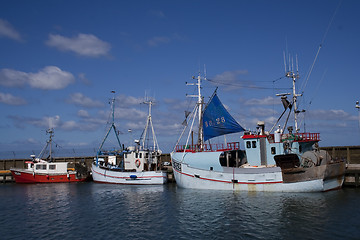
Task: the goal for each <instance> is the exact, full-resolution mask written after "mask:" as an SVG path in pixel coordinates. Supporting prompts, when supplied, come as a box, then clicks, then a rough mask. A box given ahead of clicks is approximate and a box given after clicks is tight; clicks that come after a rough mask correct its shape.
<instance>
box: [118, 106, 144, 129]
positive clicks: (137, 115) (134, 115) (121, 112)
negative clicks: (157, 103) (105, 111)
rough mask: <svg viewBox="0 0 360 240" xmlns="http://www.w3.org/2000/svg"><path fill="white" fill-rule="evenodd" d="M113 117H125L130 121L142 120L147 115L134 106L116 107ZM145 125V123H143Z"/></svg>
mask: <svg viewBox="0 0 360 240" xmlns="http://www.w3.org/2000/svg"><path fill="white" fill-rule="evenodd" d="M115 117H116V118H119V119H126V120H132V121H136V120H138V121H144V122H145V120H146V117H147V112H146V113H145V112H142V111H140V110H137V109H134V108H116V109H115ZM144 124H145V123H144ZM144 126H145V125H144Z"/></svg>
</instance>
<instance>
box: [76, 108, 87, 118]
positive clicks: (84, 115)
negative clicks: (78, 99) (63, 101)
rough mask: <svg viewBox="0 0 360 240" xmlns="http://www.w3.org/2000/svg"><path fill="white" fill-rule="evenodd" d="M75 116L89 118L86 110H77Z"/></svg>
mask: <svg viewBox="0 0 360 240" xmlns="http://www.w3.org/2000/svg"><path fill="white" fill-rule="evenodd" d="M77 115H78V116H79V117H82V118H87V117H90V115H89V113H88V111H86V110H79V111H78V113H77Z"/></svg>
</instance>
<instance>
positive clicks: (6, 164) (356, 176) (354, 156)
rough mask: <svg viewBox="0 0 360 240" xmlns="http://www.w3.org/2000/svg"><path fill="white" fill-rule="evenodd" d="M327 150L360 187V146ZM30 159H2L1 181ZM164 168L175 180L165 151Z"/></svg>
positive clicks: (69, 159) (57, 159)
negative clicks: (340, 161)
mask: <svg viewBox="0 0 360 240" xmlns="http://www.w3.org/2000/svg"><path fill="white" fill-rule="evenodd" d="M321 149H323V150H326V151H327V152H328V153H329V154H330V155H331V157H332V158H333V159H335V160H337V159H341V160H345V161H346V163H347V167H346V171H345V181H344V185H343V186H344V187H360V146H335V147H322V148H321ZM94 157H95V156H85V157H55V158H54V159H53V161H54V162H71V163H73V164H75V163H85V164H86V166H87V168H88V170H89V171H90V169H91V163H92V161H93V160H94ZM29 160H30V159H0V183H11V182H14V179H13V177H12V175H11V172H10V168H13V167H15V168H23V167H24V166H25V161H29ZM160 161H161V164H162V165H163V168H164V169H165V170H166V171H167V173H168V181H169V182H174V181H175V179H174V176H173V172H172V167H171V165H170V154H169V153H165V154H162V155H161V158H160Z"/></svg>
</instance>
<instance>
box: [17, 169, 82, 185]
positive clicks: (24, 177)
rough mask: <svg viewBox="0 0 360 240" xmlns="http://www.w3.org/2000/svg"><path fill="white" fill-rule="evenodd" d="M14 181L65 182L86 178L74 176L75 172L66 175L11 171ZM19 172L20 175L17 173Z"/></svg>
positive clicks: (80, 180)
mask: <svg viewBox="0 0 360 240" xmlns="http://www.w3.org/2000/svg"><path fill="white" fill-rule="evenodd" d="M11 173H12V175H13V177H14V179H15V182H16V183H65V182H83V181H86V179H87V178H80V179H78V178H76V176H75V174H69V177H67V175H66V174H62V175H46V174H45V175H40V174H35V175H33V174H30V173H24V172H20V171H11ZM18 173H20V175H18Z"/></svg>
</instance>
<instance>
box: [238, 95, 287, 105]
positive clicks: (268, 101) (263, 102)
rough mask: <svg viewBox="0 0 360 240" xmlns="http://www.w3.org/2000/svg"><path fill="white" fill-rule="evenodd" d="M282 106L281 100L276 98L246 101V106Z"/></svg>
mask: <svg viewBox="0 0 360 240" xmlns="http://www.w3.org/2000/svg"><path fill="white" fill-rule="evenodd" d="M279 104H281V101H280V98H274V97H270V96H269V97H265V98H262V99H256V98H252V99H249V100H246V101H245V103H244V105H247V106H253V105H255V106H265V105H266V106H270V105H279Z"/></svg>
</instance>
